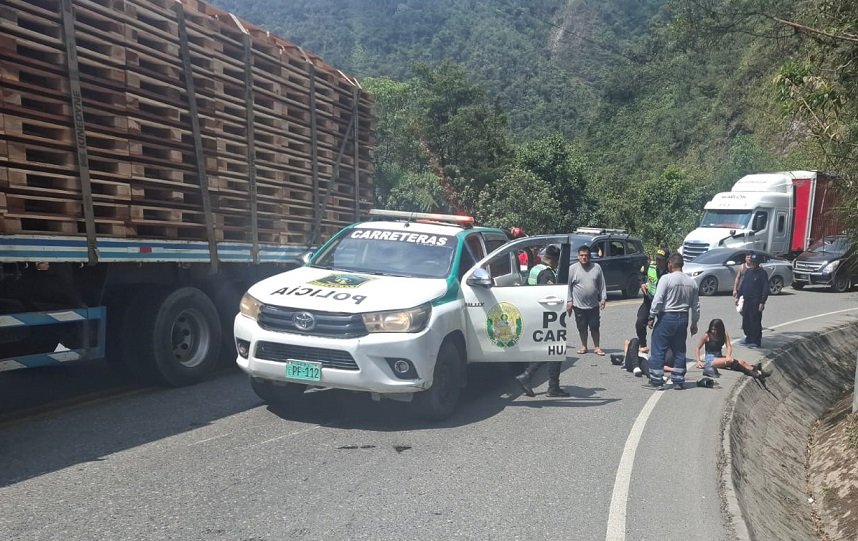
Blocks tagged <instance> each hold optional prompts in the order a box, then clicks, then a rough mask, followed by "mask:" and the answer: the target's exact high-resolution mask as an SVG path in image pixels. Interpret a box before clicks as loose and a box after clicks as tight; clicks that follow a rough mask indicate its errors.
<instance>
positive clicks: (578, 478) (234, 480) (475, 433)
mask: <svg viewBox="0 0 858 541" xmlns="http://www.w3.org/2000/svg"><path fill="white" fill-rule="evenodd" d="M856 301H858V293H855V292H852V293H847V294H841V295H836V294H830V293H827V292H824V291H814V290H805V291H801V292H793V291H792V290H787V292H786V294H784V295H782V296H780V297H776V298H772V299H770V301H769V304H768V306H767V312H766V314H765V317H764V325H765V326H766V327H767V328H768V329H769V330H766V331H765V332H764V335H763V336H764V338H763V341H764V344H763V345H764V346H766V349H768V347H774V346H775V345H776V344H781V343H785V342H787V341H790V340H794V339H796V338H797V337H800V336H802V335H805V334H807V333H810V332H813V331H814V330H815V329H820V328H824V327H826V326H830V325H833V324H835V323H836V322H838V321H844V320H847V319H854V318H855V317H856V316H858V302H856ZM638 302H639V301H635V302H631V301H619V300H617V301H616V302H611V303H609V306H608V310H607V311H606V312H605V313H604V319H603V336H604V337H605V338H604V340H603V341H604V342H605V343H604V346H605V347H606V349H608V350H615V351H619V349H620V347H621V343H622V339H623V338H627V337H629V336H631V335H632V334H633V318H634V313H635V311H636V310H637V305H638ZM823 314H828V315H823ZM712 317H723V318H724V319H725V320H726V321H727V322H728V331H729V332H731V334H732V335H733V336H734V338H736V337H740V336H741V334H740V332H739V319H738V316H737V315H736V313H735V311H733V310H732V306H731V302H730V298H729V297H715V298H705V299H704V300H703V321H702V325H705V323H706V322H708V320H709V319H710V318H712ZM702 325H701V326H702ZM690 343H691V340H690V341H689V344H690ZM764 351H765V350H764ZM764 351H763V352H764ZM760 354H761V352H752V351H748V350H744V349H743V348H742V347H737V348H736V355H737V356H741V357H744V358H746V359H748V360H753V359H755V358H756V357H757V356H759V355H760ZM565 366H566V368H565V370H564V372H563V375H562V380H561V382H562V384H563V385H565V386H566V388H567V390H569V391H570V392H571V393H572V397H571V398H569V399H550V398H546V397H545V396H543V395H542V394H539V395H538V396H537V397H536V398H527V397H525V396H522V395H521V394H520V392H519V391H518V389H517V387H516V386H515V385H514V384H513V383H512V382H511V380H510V377H509V374H508V373H505V372H504V371H503V370H501V369H500V367H476V368H475V370H473V372H472V378H471V381H472V384H471V386H470V388H469V391H468V396H467V398H466V401H465V403H464V404H463V406H462V407H461V408H460V410H459V411H458V413H457V414H456V415H455V416H454V417H453V418H452V419H450V420H449V421H447V422H445V423H442V424H426V423H423V422H420V421H415V420H413V419H412V417H411V416H410V414H409V412H408V409H407V407H405V406H404V405H403V404H399V403H396V402H381V403H374V402H372V401H370V400H369V398H368V397H366V396H364V395H358V394H353V393H344V392H340V391H321V392H314V393H310V394H309V395H307V396H306V400H305V401H304V403H303V404H302V407H301V408H300V409H298V410H295V411H290V412H285V411H279V410H277V409H272V408H269V407H267V406H265V405H262V404H261V403H260V401H259V400H258V399H257V398H256V397H255V396H254V395H253V394H252V392H251V391H250V389H249V387H248V385H247V383H246V381H245V379H244V378H243V377H242V376H241V375H240V374H237V373H230V374H227V375H225V376H222V377H219V378H216V379H214V380H212V381H210V382H207V383H204V384H201V385H197V386H194V387H191V388H183V389H143V390H130V391H125V392H123V393H122V394H120V395H118V396H111V397H107V398H101V399H98V398H96V399H91V400H88V401H85V402H83V403H80V404H76V405H71V404H69V403H66V404H64V405H63V406H62V407H60V408H54V409H51V410H49V411H46V412H42V413H39V414H37V415H32V416H28V417H24V418H18V419H16V420H14V421H8V420H7V421H6V422H4V423H2V424H0V458H2V460H0V539H10V540H11V539H38V540H49V539H62V540H74V539H81V540H91V539H135V540H136V539H158V540H161V539H215V540H217V539H224V540H251V539H253V540H263V539H265V540H280V539H335V538H339V539H405V538H408V539H540V538H542V539H581V540H594V539H628V540H643V539H668V540H670V539H677V540H679V539H682V540H694V539H700V540H703V539H705V540H711V539H722V538H725V537H726V536H727V530H726V529H725V525H724V523H723V521H722V517H721V514H720V507H721V502H720V500H719V493H718V487H717V479H718V477H717V471H716V463H715V461H716V457H717V448H718V445H719V440H718V433H719V423H720V413H721V408H722V405H723V401H724V399H725V397H726V395H727V393H728V391H729V387H730V385H731V384H732V383H733V382H734V381H736V379H737V378H739V377H742V376H740V375H738V374H734V373H729V372H728V373H724V374H723V375H722V377H721V380H720V382H719V386H718V387H716V388H715V389H699V388H696V387H692V388H690V389H687V390H685V391H665V392H660V393H657V392H656V393H654V392H653V391H650V390H648V389H645V388H643V386H642V380H641V379H638V378H634V377H633V376H632V375H631V374H628V373H626V372H625V371H622V370H619V369H618V368H616V367H614V366H612V365H611V364H610V362H609V361H608V360H607V358H606V357H596V356H594V355H592V354H590V355H585V356H582V357H581V358H579V359H569V360H567V362H566V364H565ZM696 373H697V371H696V370H694V369H692V373H691V377H692V378H694V377H695V374H696ZM541 375H542V377H543V378H544V377H545V374H544V373H543V374H541ZM8 376H11V374H0V394H3V393H4V392H6V393H8V392H13V389H10V387H14V392H15V393H18V394H19V395H27V394H29V393H27V389H26V387H25V384H24V383H22V381H23V379H22V376H20V375H18V376H16V377H15V378H12V377H8ZM542 381H543V382H542V385H541V386H540V387H539V389H538V390H537V391H538V392H540V393H544V390H545V385H544V380H542ZM29 385H32V386H36V385H38V381H37V380H35V379H33V380H31V382H30V383H29ZM33 392H34V393H35V390H33ZM86 392H91V389H88V390H87V391H86Z"/></svg>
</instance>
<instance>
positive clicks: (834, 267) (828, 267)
mask: <svg viewBox="0 0 858 541" xmlns="http://www.w3.org/2000/svg"><path fill="white" fill-rule="evenodd" d="M839 265H840V260H839V259H838V260H836V261H832V262H831V263H829V264H828V265H826V266H824V267H822V272H823V274H831V273H833V272H834V271H836V270H837V267H838V266H839Z"/></svg>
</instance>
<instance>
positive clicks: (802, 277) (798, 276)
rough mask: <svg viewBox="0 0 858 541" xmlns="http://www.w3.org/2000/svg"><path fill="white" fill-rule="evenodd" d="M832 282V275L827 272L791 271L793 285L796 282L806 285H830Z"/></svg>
mask: <svg viewBox="0 0 858 541" xmlns="http://www.w3.org/2000/svg"><path fill="white" fill-rule="evenodd" d="M832 280H834V274H832V273H828V272H801V271H796V270H794V271H792V281H793V283H795V282H798V283H801V284H806V285H830V284H831V281H832Z"/></svg>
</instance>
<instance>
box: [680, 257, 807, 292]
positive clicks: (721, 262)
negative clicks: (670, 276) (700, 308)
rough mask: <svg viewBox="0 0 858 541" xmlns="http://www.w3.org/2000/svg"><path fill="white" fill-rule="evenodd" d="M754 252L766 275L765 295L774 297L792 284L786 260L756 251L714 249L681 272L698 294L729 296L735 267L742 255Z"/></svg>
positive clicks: (737, 265) (790, 267) (741, 261)
mask: <svg viewBox="0 0 858 541" xmlns="http://www.w3.org/2000/svg"><path fill="white" fill-rule="evenodd" d="M749 253H755V254H758V255H759V256H760V266H761V267H763V268H764V269H765V270H766V273H767V274H768V275H769V294H770V295H778V294H780V292H781V290H782V289H783V288H784V284H791V283H792V265H791V264H790V262H789V261H787V260H786V259H778V258H776V257H774V256H773V255H772V254H769V253H767V252H761V251H759V250H748V249H742V250H737V249H735V248H716V249H714V250H709V251H708V252H704V253H702V254H700V255H699V256H697V257H695V258H694V260H693V261H689V262H688V263H686V264H685V265H684V266H683V267H682V272H684V273H685V274H687V275H688V276H690V277H692V278H694V281H695V282H697V286H698V288H699V291H700V294H701V295H715V294H716V293H732V292H733V282H734V281H735V280H736V273H737V272H738V270H739V266H740V265H741V264H742V263H744V262H745V255H747V254H749Z"/></svg>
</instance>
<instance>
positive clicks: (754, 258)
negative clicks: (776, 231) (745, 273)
mask: <svg viewBox="0 0 858 541" xmlns="http://www.w3.org/2000/svg"><path fill="white" fill-rule="evenodd" d="M751 261H753V262H754V263H759V262H760V254H757V253H753V252H752V253H751Z"/></svg>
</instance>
